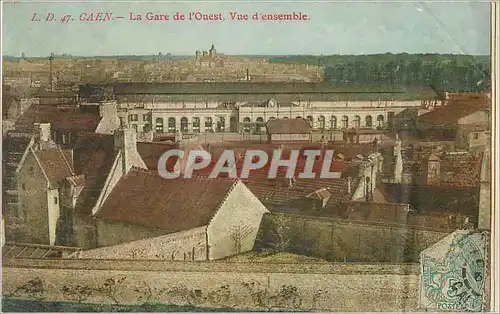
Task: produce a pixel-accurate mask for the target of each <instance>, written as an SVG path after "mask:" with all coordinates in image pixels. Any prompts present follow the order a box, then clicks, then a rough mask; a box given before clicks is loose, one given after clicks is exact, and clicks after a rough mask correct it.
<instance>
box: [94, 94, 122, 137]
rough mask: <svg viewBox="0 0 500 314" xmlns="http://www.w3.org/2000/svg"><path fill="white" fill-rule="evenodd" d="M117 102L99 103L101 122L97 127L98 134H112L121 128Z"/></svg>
mask: <svg viewBox="0 0 500 314" xmlns="http://www.w3.org/2000/svg"><path fill="white" fill-rule="evenodd" d="M116 106H117V104H116V102H115V101H109V102H100V103H99V116H100V117H101V121H100V122H99V125H98V126H97V129H96V131H95V132H96V133H100V134H112V133H113V132H114V130H116V129H118V128H119V127H120V119H119V118H118V111H117V108H116Z"/></svg>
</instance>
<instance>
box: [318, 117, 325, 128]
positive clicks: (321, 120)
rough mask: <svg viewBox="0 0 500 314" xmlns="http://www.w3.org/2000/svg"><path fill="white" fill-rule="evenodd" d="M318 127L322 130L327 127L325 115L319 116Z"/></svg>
mask: <svg viewBox="0 0 500 314" xmlns="http://www.w3.org/2000/svg"><path fill="white" fill-rule="evenodd" d="M318 128H320V129H321V130H323V129H325V117H324V116H319V117H318Z"/></svg>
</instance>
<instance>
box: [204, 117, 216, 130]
mask: <svg viewBox="0 0 500 314" xmlns="http://www.w3.org/2000/svg"><path fill="white" fill-rule="evenodd" d="M213 131H214V130H213V121H212V118H211V117H206V118H205V132H210V133H212V132H213Z"/></svg>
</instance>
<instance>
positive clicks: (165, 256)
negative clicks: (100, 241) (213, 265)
mask: <svg viewBox="0 0 500 314" xmlns="http://www.w3.org/2000/svg"><path fill="white" fill-rule="evenodd" d="M107 226H109V225H107ZM118 227H119V229H120V231H119V233H118V235H120V234H122V233H123V229H122V228H123V227H120V226H118ZM110 232H113V229H111V230H110ZM71 257H73V258H83V259H141V260H157V259H160V260H206V259H207V248H206V227H200V228H195V229H192V230H188V231H182V232H176V233H173V234H167V235H163V236H159V237H155V238H149V239H144V240H138V241H132V242H127V243H123V244H119V245H112V246H106V247H102V248H97V249H92V250H87V251H80V252H76V253H75V254H73V255H72V256H71Z"/></svg>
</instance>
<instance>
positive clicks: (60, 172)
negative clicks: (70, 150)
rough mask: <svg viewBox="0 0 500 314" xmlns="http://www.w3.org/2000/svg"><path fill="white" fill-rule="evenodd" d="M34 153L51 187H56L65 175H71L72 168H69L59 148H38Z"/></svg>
mask: <svg viewBox="0 0 500 314" xmlns="http://www.w3.org/2000/svg"><path fill="white" fill-rule="evenodd" d="M35 155H36V157H37V158H38V160H39V161H40V164H41V166H42V168H43V171H44V172H45V174H46V175H47V177H48V179H49V183H50V186H51V188H57V187H58V186H59V185H60V183H61V182H62V181H63V180H64V179H65V178H66V177H70V176H72V175H73V169H71V168H70V165H69V163H68V162H67V160H65V157H64V155H63V154H62V151H61V150H59V149H50V150H39V151H36V152H35Z"/></svg>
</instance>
